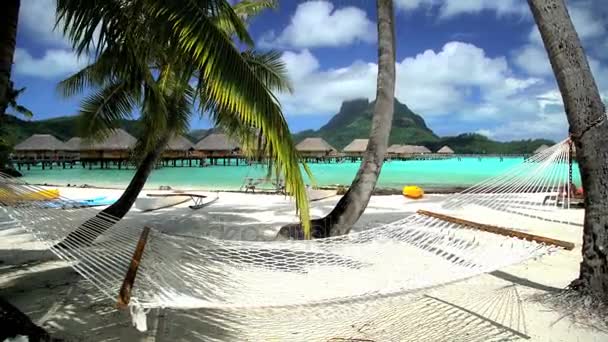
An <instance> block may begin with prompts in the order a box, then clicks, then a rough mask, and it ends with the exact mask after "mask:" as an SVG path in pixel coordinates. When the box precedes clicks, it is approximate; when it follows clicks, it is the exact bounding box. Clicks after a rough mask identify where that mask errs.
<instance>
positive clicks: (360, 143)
mask: <svg viewBox="0 0 608 342" xmlns="http://www.w3.org/2000/svg"><path fill="white" fill-rule="evenodd" d="M368 141H369V139H355V140H353V141H351V143H350V144H348V145H346V147H344V149H342V152H344V154H345V155H346V156H349V157H361V156H363V153H365V150H366V149H367V143H368Z"/></svg>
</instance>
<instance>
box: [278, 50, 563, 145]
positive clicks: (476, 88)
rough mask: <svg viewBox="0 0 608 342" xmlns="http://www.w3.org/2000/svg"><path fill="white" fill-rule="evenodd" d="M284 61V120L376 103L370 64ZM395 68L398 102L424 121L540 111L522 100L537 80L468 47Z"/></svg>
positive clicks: (292, 56) (502, 117) (291, 55)
mask: <svg viewBox="0 0 608 342" xmlns="http://www.w3.org/2000/svg"><path fill="white" fill-rule="evenodd" d="M283 60H284V61H285V63H286V64H287V68H288V71H289V74H290V76H291V77H292V79H293V81H294V87H295V92H294V94H292V95H286V94H283V95H280V96H279V97H280V100H281V104H282V105H283V107H284V109H285V112H286V113H287V114H288V115H317V114H333V113H335V112H336V111H337V110H338V108H339V107H340V104H341V103H342V101H345V100H349V99H353V98H358V97H365V98H368V99H373V98H374V97H375V90H376V74H377V65H376V64H375V63H363V62H361V61H359V62H354V63H352V64H350V65H348V66H345V67H342V68H336V69H329V70H323V69H321V68H320V67H319V64H318V61H317V60H316V58H315V57H314V55H313V54H311V53H310V51H308V50H303V51H301V52H299V53H295V52H286V53H285V54H284V55H283ZM396 68H397V69H396V70H397V80H396V96H397V98H398V99H399V100H400V101H401V102H403V103H406V104H407V105H408V106H409V107H410V108H412V110H414V111H416V112H418V113H420V114H422V115H423V116H424V117H425V118H427V119H429V118H432V119H433V120H435V121H436V120H441V118H449V120H450V122H473V121H476V122H477V121H483V122H491V123H496V122H506V121H510V120H517V119H518V118H521V117H534V115H536V113H537V112H538V111H539V106H540V105H539V103H538V102H537V101H536V99H535V98H534V97H533V96H532V97H529V96H527V95H528V94H529V92H530V89H532V88H534V87H535V86H537V85H538V83H539V82H540V80H539V79H537V78H531V77H529V78H517V77H515V76H513V75H512V72H511V70H510V68H509V66H508V64H507V61H506V59H505V58H504V57H498V58H491V57H488V56H487V55H486V54H485V52H484V51H483V50H482V49H480V48H478V47H476V46H474V45H472V44H466V43H461V42H450V43H447V44H445V45H444V46H443V48H442V49H441V50H439V51H433V50H427V51H424V52H422V53H419V54H417V55H415V56H411V57H407V58H405V59H403V60H401V61H400V62H398V63H397V66H396ZM564 118H565V116H564ZM499 137H500V136H499Z"/></svg>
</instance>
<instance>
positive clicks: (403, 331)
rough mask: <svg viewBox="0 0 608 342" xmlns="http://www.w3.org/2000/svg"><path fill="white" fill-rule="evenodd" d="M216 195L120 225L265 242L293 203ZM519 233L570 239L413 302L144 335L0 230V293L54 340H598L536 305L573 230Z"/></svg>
mask: <svg viewBox="0 0 608 342" xmlns="http://www.w3.org/2000/svg"><path fill="white" fill-rule="evenodd" d="M60 191H61V193H62V195H64V196H66V197H68V198H86V197H91V196H92V195H95V196H101V195H108V196H115V197H118V196H119V195H120V192H121V191H120V190H114V189H96V188H95V189H91V188H60ZM152 192H153V193H162V192H163V191H156V190H147V191H145V192H144V193H143V194H142V196H143V195H145V194H146V193H152ZM200 193H201V194H205V195H207V196H209V198H214V197H215V196H216V193H212V192H205V191H201V192H200ZM218 196H219V200H218V201H216V202H214V203H213V204H212V205H211V206H209V207H206V208H203V209H200V210H196V211H193V210H191V209H189V208H188V204H189V203H184V204H181V205H179V206H177V207H172V208H167V209H162V210H158V211H153V212H146V213H142V212H139V211H137V210H133V211H132V212H131V213H129V215H128V217H127V219H129V220H135V221H137V222H145V223H146V224H147V225H149V226H152V227H153V228H155V229H158V230H161V231H163V232H167V233H171V234H180V235H193V236H200V235H205V234H208V235H213V236H216V237H220V238H226V239H239V240H271V239H272V238H274V236H275V235H276V233H277V231H278V229H279V228H280V227H281V226H282V225H283V224H285V223H289V222H293V221H294V219H295V210H294V206H293V203H292V201H291V200H290V199H289V198H286V197H285V196H281V195H264V194H243V193H225V192H222V193H219V194H218ZM443 197H444V196H443V195H428V196H426V197H425V198H424V199H422V200H419V201H414V200H409V199H406V198H404V197H402V196H374V197H373V198H372V200H371V201H370V204H369V206H368V208H367V210H366V212H365V214H364V216H363V217H362V218H361V220H360V221H359V222H358V223H357V226H356V227H355V228H354V230H360V229H365V228H368V227H373V226H377V225H379V224H381V223H388V222H392V221H395V220H398V219H401V218H403V217H405V216H407V215H410V214H412V213H414V212H416V210H418V209H421V208H422V209H427V210H433V208H436V207H437V206H438V202H439V201H440V200H441V199H442V198H443ZM338 199H339V197H338V196H331V197H328V198H325V199H321V200H318V201H314V202H312V203H311V206H312V210H311V213H312V215H313V216H321V215H324V214H326V213H327V212H329V211H330V210H331V209H332V208H333V206H334V204H335V203H336V202H337V200H338ZM580 214H581V210H580V209H570V210H569V211H568V212H567V213H564V215H566V216H568V217H569V218H570V217H579V218H580V216H581V215H580ZM480 216H483V212H480ZM486 216H487V215H486ZM525 230H526V231H529V232H531V233H535V234H539V235H543V236H548V237H551V238H555V239H561V240H565V241H570V242H573V243H575V244H576V248H575V249H574V250H573V251H565V250H560V251H558V252H556V253H554V254H552V255H548V256H545V257H543V258H541V259H539V260H532V261H529V262H527V263H525V264H520V265H516V266H511V267H508V268H506V269H502V270H499V271H496V272H493V273H491V274H487V275H483V276H479V277H475V278H473V279H470V280H468V281H464V282H459V283H456V284H452V285H449V286H445V287H441V288H437V289H434V290H432V291H428V292H426V293H423V294H420V293H418V294H416V295H403V296H397V297H393V298H388V299H382V300H374V301H368V302H366V301H362V302H358V303H355V304H343V305H340V304H335V305H328V306H326V307H323V308H319V307H315V308H308V307H290V308H277V309H265V310H261V309H258V310H254V309H251V310H238V311H235V310H219V309H215V310H210V309H205V310H203V309H198V310H164V309H155V310H152V311H150V312H149V314H148V328H149V329H148V331H147V332H144V333H141V332H139V331H137V330H136V329H135V328H133V327H132V325H131V318H130V316H129V314H128V312H121V311H117V310H116V309H114V302H113V301H111V300H109V299H107V298H105V297H103V296H102V295H101V294H100V293H99V292H97V291H96V290H95V289H94V288H93V287H92V285H91V284H89V283H88V281H86V280H84V279H82V278H81V277H80V276H79V275H77V274H76V273H75V272H74V271H72V270H71V269H70V268H69V267H67V266H66V265H65V264H64V263H63V262H60V261H56V260H51V261H49V260H50V258H49V253H48V252H46V251H44V250H43V248H44V247H43V245H42V244H41V243H39V242H37V241H35V240H34V238H33V237H32V236H31V235H29V234H27V233H26V232H25V231H23V230H18V229H5V230H0V260H1V262H0V296H3V297H4V298H6V299H8V300H9V301H11V302H12V303H13V304H15V305H16V306H18V307H19V308H20V309H22V310H23V311H24V312H26V313H27V314H28V315H30V317H31V318H32V319H33V320H34V322H36V323H38V324H40V325H42V326H43V327H45V328H46V329H48V330H49V331H50V332H51V333H53V334H54V335H55V336H57V337H64V338H68V339H70V340H77V341H356V339H359V340H360V341H369V340H372V341H488V340H500V341H503V340H519V339H530V340H533V341H606V340H608V330H606V329H605V326H606V324H605V322H604V324H602V322H595V321H593V320H581V319H580V317H579V316H578V315H574V314H573V313H572V312H570V311H568V310H567V309H566V308H564V309H559V308H557V309H556V308H554V307H549V305H547V301H548V300H549V298H550V297H551V294H553V293H555V291H558V290H559V289H561V288H564V287H565V286H567V285H568V283H569V282H570V281H571V280H572V279H574V278H576V276H577V274H578V264H579V262H580V244H581V238H582V228H581V227H578V226H568V225H564V224H559V223H555V222H542V221H541V223H540V224H539V225H537V226H534V225H528V226H526V227H525ZM41 259H42V260H43V261H41ZM317 290H318V291H322V289H317ZM349 339H350V340H349Z"/></svg>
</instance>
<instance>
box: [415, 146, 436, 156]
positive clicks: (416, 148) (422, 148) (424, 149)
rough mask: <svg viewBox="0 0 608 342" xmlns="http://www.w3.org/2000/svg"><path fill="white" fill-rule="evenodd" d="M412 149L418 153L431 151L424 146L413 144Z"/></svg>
mask: <svg viewBox="0 0 608 342" xmlns="http://www.w3.org/2000/svg"><path fill="white" fill-rule="evenodd" d="M414 151H415V152H414V153H420V154H424V153H433V152H432V151H431V150H429V149H428V148H427V147H426V146H421V145H415V146H414Z"/></svg>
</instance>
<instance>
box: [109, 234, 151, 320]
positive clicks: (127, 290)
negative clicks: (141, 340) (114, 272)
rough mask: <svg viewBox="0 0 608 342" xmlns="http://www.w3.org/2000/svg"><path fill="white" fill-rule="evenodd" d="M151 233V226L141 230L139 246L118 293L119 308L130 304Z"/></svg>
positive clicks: (117, 303)
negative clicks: (136, 277) (140, 263)
mask: <svg viewBox="0 0 608 342" xmlns="http://www.w3.org/2000/svg"><path fill="white" fill-rule="evenodd" d="M149 233H150V227H144V229H143V230H142V232H141V235H140V236H139V241H138V242H137V246H136V247H135V252H134V253H133V257H132V258H131V264H129V270H128V271H127V274H126V275H125V279H124V280H123V282H122V286H121V287H120V292H119V293H118V300H117V302H116V306H117V307H118V308H119V309H124V308H126V307H127V306H129V301H130V300H131V290H132V289H133V283H134V282H135V276H136V275H137V269H138V268H139V262H140V261H141V257H142V256H143V254H144V248H145V247H146V243H147V242H148V234H149Z"/></svg>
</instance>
